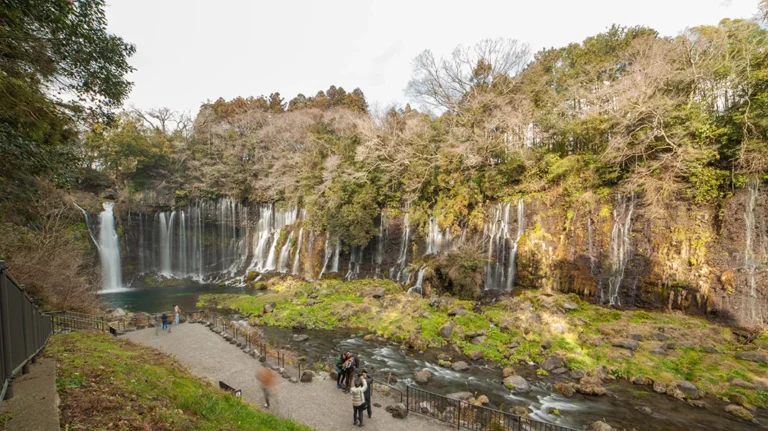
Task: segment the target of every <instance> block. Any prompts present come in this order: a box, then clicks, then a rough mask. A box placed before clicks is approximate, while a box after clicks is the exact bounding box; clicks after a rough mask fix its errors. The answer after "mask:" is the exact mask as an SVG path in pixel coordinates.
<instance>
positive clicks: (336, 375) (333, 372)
mask: <svg viewBox="0 0 768 431" xmlns="http://www.w3.org/2000/svg"><path fill="white" fill-rule="evenodd" d="M328 376H329V377H330V378H331V380H336V379H338V378H339V372H338V371H336V370H331V372H330V373H328Z"/></svg>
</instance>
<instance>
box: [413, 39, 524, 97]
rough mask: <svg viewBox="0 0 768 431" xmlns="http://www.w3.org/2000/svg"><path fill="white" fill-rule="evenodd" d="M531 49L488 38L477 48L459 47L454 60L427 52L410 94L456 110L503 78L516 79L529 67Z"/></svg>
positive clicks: (420, 60) (415, 70) (415, 63)
mask: <svg viewBox="0 0 768 431" xmlns="http://www.w3.org/2000/svg"><path fill="white" fill-rule="evenodd" d="M529 58H530V48H529V47H528V45H527V44H524V43H520V42H518V41H517V40H514V39H503V38H498V39H485V40H482V41H480V42H478V43H477V44H476V45H475V46H473V47H464V46H461V45H459V46H458V47H456V49H454V50H453V54H452V55H451V57H450V58H447V59H446V58H440V59H436V58H435V56H434V55H433V54H432V51H430V50H425V51H424V52H422V53H421V54H419V55H418V56H417V57H416V58H415V59H414V60H413V78H412V79H411V81H410V82H409V83H408V88H407V89H406V93H407V94H408V95H409V96H410V97H412V98H414V99H415V100H418V101H420V102H422V103H424V104H426V105H428V106H430V107H432V108H437V109H440V110H451V111H455V110H456V109H457V108H458V106H459V105H460V103H461V101H462V99H463V98H464V96H465V95H466V94H467V93H469V92H470V91H472V90H473V89H474V88H477V87H479V86H490V85H492V84H493V80H494V79H495V78H497V77H499V76H506V77H509V76H514V75H516V74H518V73H519V72H520V71H521V70H522V69H523V68H524V67H525V65H526V64H527V62H528V60H529Z"/></svg>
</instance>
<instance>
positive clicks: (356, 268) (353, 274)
mask: <svg viewBox="0 0 768 431" xmlns="http://www.w3.org/2000/svg"><path fill="white" fill-rule="evenodd" d="M362 263H363V248H362V247H360V246H359V245H357V246H354V247H351V248H350V250H349V268H348V269H347V275H346V276H345V278H346V279H347V280H353V279H355V278H357V276H358V275H359V274H360V265H361V264H362Z"/></svg>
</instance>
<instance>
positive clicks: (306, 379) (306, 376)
mask: <svg viewBox="0 0 768 431" xmlns="http://www.w3.org/2000/svg"><path fill="white" fill-rule="evenodd" d="M314 377H315V373H313V372H312V371H309V370H307V371H303V372H302V373H301V382H302V383H310V382H312V379H313V378H314Z"/></svg>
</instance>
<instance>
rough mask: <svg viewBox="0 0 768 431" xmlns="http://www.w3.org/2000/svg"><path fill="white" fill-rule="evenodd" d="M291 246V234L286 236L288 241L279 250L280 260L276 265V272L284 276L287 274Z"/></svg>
mask: <svg viewBox="0 0 768 431" xmlns="http://www.w3.org/2000/svg"><path fill="white" fill-rule="evenodd" d="M292 245H293V232H291V233H290V234H289V235H288V239H287V240H286V241H285V244H283V248H282V249H281V250H280V260H279V261H278V264H277V270H278V271H280V272H281V273H283V274H285V273H287V272H288V260H289V255H290V254H291V246H292Z"/></svg>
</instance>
